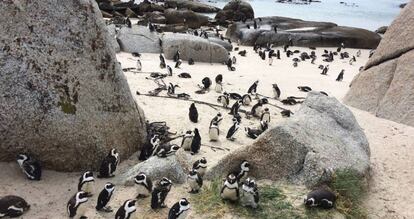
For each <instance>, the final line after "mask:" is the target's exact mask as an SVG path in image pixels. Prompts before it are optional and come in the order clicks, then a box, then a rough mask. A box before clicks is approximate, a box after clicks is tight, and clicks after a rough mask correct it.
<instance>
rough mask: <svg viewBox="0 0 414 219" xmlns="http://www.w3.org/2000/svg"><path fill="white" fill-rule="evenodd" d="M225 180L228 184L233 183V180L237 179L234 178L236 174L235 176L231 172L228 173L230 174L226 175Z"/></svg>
mask: <svg viewBox="0 0 414 219" xmlns="http://www.w3.org/2000/svg"><path fill="white" fill-rule="evenodd" d="M227 181H228V182H229V183H230V184H233V183H235V182H236V181H237V178H236V176H235V175H234V174H233V173H230V174H229V175H228V176H227Z"/></svg>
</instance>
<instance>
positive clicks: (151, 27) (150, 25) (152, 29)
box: [148, 23, 155, 32]
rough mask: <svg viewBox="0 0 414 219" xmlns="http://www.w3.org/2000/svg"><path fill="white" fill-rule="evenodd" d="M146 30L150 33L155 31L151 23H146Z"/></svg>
mask: <svg viewBox="0 0 414 219" xmlns="http://www.w3.org/2000/svg"><path fill="white" fill-rule="evenodd" d="M148 29H149V31H150V32H154V31H155V26H154V25H153V24H151V23H148Z"/></svg>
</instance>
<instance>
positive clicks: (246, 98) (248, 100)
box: [242, 94, 252, 106]
mask: <svg viewBox="0 0 414 219" xmlns="http://www.w3.org/2000/svg"><path fill="white" fill-rule="evenodd" d="M251 102H252V98H251V97H250V95H249V94H245V95H243V97H242V104H243V105H244V106H248V105H250V103H251Z"/></svg>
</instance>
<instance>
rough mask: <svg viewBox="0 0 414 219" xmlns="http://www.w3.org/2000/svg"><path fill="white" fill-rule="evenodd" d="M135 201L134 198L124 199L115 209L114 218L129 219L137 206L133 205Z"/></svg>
mask: <svg viewBox="0 0 414 219" xmlns="http://www.w3.org/2000/svg"><path fill="white" fill-rule="evenodd" d="M136 201H137V200H135V199H128V200H126V201H125V202H124V204H122V206H121V207H119V209H118V211H116V214H115V219H130V218H131V215H132V214H133V213H135V211H136V210H137V207H135V203H136Z"/></svg>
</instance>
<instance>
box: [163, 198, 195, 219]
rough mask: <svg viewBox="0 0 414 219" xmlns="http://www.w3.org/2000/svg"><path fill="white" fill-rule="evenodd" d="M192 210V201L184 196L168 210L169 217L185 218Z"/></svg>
mask: <svg viewBox="0 0 414 219" xmlns="http://www.w3.org/2000/svg"><path fill="white" fill-rule="evenodd" d="M189 211H190V203H189V202H188V201H187V199H185V198H182V199H181V200H180V201H179V202H177V203H175V204H174V205H173V206H172V207H171V209H170V211H169V212H168V218H167V219H185V218H187V215H188V212H189Z"/></svg>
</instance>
